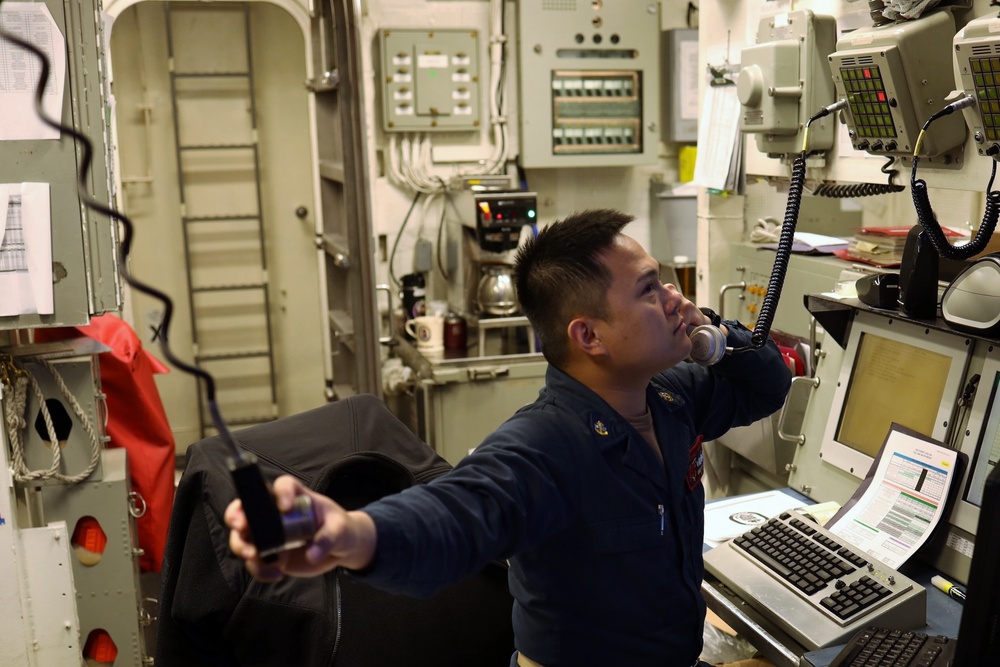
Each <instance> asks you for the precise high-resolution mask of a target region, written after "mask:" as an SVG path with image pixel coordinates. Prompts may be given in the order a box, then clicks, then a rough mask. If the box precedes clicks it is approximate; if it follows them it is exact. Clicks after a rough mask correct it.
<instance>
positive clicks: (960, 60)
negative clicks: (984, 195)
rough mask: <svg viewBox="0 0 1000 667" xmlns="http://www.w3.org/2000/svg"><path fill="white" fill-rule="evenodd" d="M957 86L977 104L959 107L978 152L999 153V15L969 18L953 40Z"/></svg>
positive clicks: (993, 154) (981, 153) (985, 153)
mask: <svg viewBox="0 0 1000 667" xmlns="http://www.w3.org/2000/svg"><path fill="white" fill-rule="evenodd" d="M953 43H954V47H955V48H954V54H955V62H956V65H957V70H958V76H959V82H960V83H961V85H960V86H959V87H960V88H961V89H962V90H963V92H965V94H966V95H971V96H972V97H974V98H975V100H976V104H975V105H973V106H971V107H966V108H965V109H963V110H962V113H963V114H964V115H965V123H966V125H967V126H968V127H969V129H970V130H972V138H973V140H974V141H975V142H976V146H977V147H978V150H979V154H980V155H991V156H993V159H1000V158H997V154H998V153H1000V18H998V17H996V16H994V15H993V14H990V15H989V16H982V17H980V18H977V19H974V20H972V21H969V22H968V23H967V24H966V25H965V27H964V28H962V29H961V30H959V31H958V33H956V35H955V38H954V40H953Z"/></svg>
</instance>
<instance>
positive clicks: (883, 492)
mask: <svg viewBox="0 0 1000 667" xmlns="http://www.w3.org/2000/svg"><path fill="white" fill-rule="evenodd" d="M960 465H961V461H960V460H959V456H958V452H957V451H955V450H953V449H948V448H947V447H945V446H944V445H942V444H940V443H938V442H936V441H934V440H931V439H930V438H927V437H926V436H923V435H920V434H918V433H916V432H914V431H910V430H909V429H905V428H903V427H901V426H899V425H898V424H893V425H892V429H891V430H890V431H889V435H888V436H886V440H885V443H884V444H883V446H882V450H881V451H880V452H879V456H878V457H877V458H876V459H875V462H874V463H873V464H872V470H870V471H869V473H868V475H867V476H866V477H865V480H864V482H862V484H861V486H860V487H859V488H858V491H857V492H856V493H855V494H854V497H852V498H851V500H849V501H848V502H847V503H845V504H844V507H843V509H842V511H841V512H840V513H838V514H837V516H835V517H833V519H831V520H830V524H829V525H828V526H827V529H828V530H829V531H830V532H832V533H834V534H835V535H837V536H838V537H840V538H842V539H843V540H845V541H846V542H849V543H850V544H852V545H853V546H854V547H856V548H857V549H858V550H860V551H862V552H864V553H866V554H869V555H871V556H873V557H874V558H876V559H878V560H879V561H881V562H883V563H885V564H886V565H888V566H889V567H893V568H898V567H899V566H900V565H902V564H903V563H905V562H906V561H907V559H909V557H910V556H912V555H913V554H914V553H915V552H916V551H917V550H918V549H919V548H920V547H921V546H922V545H923V544H924V542H926V541H927V538H928V537H929V536H930V534H931V531H932V530H933V529H934V527H935V526H936V525H937V524H938V522H939V521H940V520H941V516H942V515H943V514H944V513H945V511H946V507H947V505H948V496H949V490H950V489H951V487H952V486H953V484H952V483H953V482H954V478H955V477H956V476H958V475H960V474H961V469H960Z"/></svg>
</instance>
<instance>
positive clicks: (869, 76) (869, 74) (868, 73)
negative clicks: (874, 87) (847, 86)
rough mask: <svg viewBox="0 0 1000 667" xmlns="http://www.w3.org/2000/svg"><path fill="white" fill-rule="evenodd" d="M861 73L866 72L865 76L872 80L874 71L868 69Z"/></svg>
mask: <svg viewBox="0 0 1000 667" xmlns="http://www.w3.org/2000/svg"><path fill="white" fill-rule="evenodd" d="M861 71H862V72H864V75H865V78H866V79H870V78H872V71H871V70H870V69H868V68H867V67H866V68H865V69H863V70H861Z"/></svg>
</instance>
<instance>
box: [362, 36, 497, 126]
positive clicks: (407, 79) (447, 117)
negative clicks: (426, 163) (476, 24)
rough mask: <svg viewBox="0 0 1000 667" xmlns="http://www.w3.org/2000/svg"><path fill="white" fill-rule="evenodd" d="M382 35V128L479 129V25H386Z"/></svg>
mask: <svg viewBox="0 0 1000 667" xmlns="http://www.w3.org/2000/svg"><path fill="white" fill-rule="evenodd" d="M381 37H382V42H381V47H382V50H381V57H382V82H383V85H382V129H384V130H385V131H386V132H434V131H451V132H456V131H473V130H478V129H479V127H480V125H481V119H480V112H479V79H480V76H479V33H478V32H477V31H476V30H473V29H469V30H406V29H383V30H382V31H381Z"/></svg>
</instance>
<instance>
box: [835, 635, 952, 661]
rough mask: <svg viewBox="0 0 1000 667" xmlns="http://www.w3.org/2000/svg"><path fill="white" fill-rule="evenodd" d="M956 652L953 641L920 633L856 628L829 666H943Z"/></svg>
mask: <svg viewBox="0 0 1000 667" xmlns="http://www.w3.org/2000/svg"><path fill="white" fill-rule="evenodd" d="M954 655H955V641H954V640H952V639H949V638H948V637H940V636H939V637H928V636H927V635H926V634H924V633H922V632H905V631H902V630H888V629H886V628H865V629H864V630H861V631H859V632H858V633H857V634H856V635H854V637H852V638H851V640H850V641H849V642H848V643H847V645H846V646H844V648H843V649H842V650H841V651H840V653H838V654H837V657H835V658H834V659H833V662H831V663H830V667H946V666H947V665H949V664H950V663H951V660H952V659H953V658H954Z"/></svg>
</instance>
